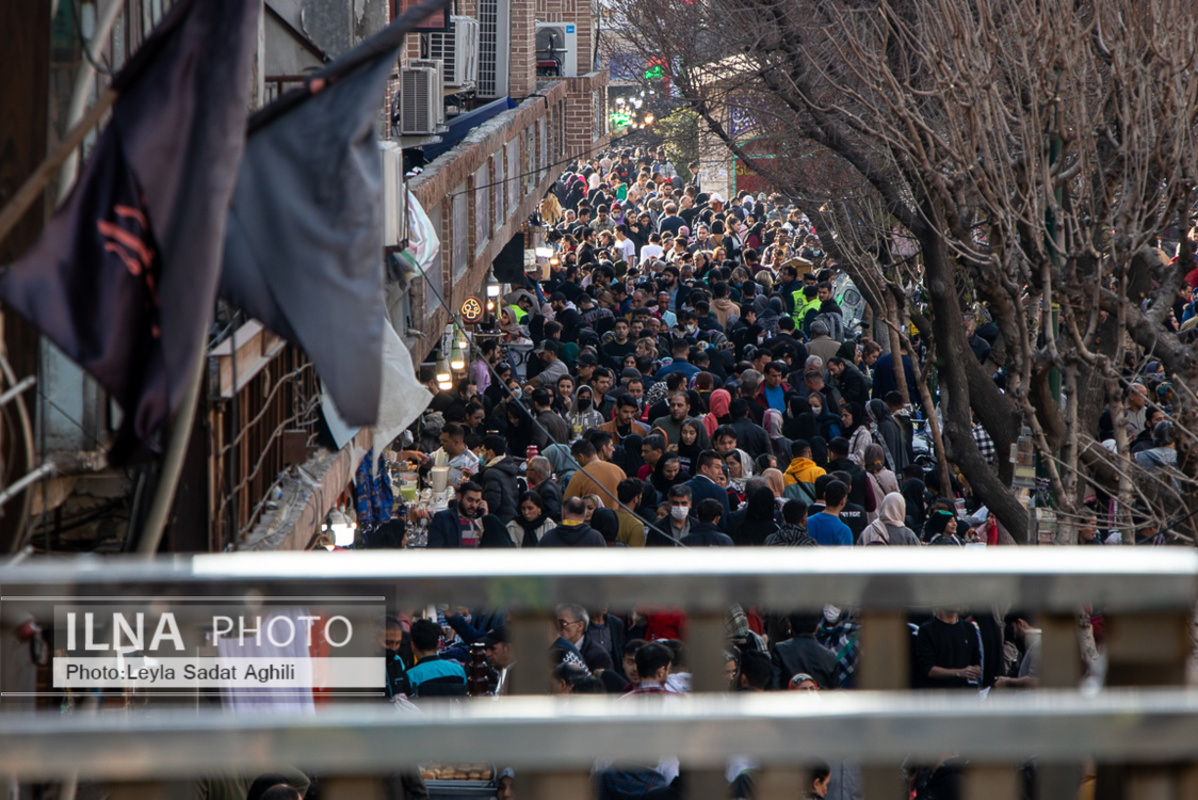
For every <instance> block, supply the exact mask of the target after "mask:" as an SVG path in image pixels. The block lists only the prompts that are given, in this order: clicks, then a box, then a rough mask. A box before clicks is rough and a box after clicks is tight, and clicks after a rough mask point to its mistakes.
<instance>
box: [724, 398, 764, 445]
mask: <svg viewBox="0 0 1198 800" xmlns="http://www.w3.org/2000/svg"><path fill="white" fill-rule="evenodd" d="M728 414H729V415H730V416H731V417H732V423H731V424H732V427H733V428H734V429H735V430H736V443H737V447H739V448H740V449H741V450H744V451H745V452H746V453H748V454H749V458H754V459H755V458H757V457H758V456H761V455H764V454H766V453H769V452H771V451H772V450H773V448H772V447H771V446H770V437H769V436H768V435H766V432H765V429H764V428H762V427H761V426H760V425H757V424H756V423H754V422H753V420H751V419H749V401H748V400H746V399H744V398H743V397H738V398H736V399H735V400H733V401H732V404H731V405H730V406H728Z"/></svg>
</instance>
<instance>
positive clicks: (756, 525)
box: [732, 486, 778, 546]
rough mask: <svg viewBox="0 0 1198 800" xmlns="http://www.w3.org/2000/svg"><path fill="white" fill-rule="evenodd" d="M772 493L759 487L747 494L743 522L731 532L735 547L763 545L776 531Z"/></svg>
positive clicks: (763, 487) (766, 488)
mask: <svg viewBox="0 0 1198 800" xmlns="http://www.w3.org/2000/svg"><path fill="white" fill-rule="evenodd" d="M776 507H777V504H776V503H775V502H774V492H773V490H771V489H770V488H769V487H768V486H761V487H758V488H757V489H754V490H753V491H752V492H750V493H749V497H748V500H747V502H746V511H745V519H744V522H743V523H742V524H741V525H740V527H738V528H737V529H736V530H735V531H733V534H732V535H733V541H734V542H735V543H736V544H737V545H742V546H744V545H754V546H759V545H763V544H765V539H766V537H767V536H769V535H770V534H771V533H775V532H777V530H778V525H777V523H775V522H774V509H775V508H776Z"/></svg>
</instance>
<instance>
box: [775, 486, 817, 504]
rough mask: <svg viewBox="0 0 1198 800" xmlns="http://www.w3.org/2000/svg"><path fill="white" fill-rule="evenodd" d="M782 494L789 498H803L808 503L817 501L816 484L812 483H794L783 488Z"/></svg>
mask: <svg viewBox="0 0 1198 800" xmlns="http://www.w3.org/2000/svg"><path fill="white" fill-rule="evenodd" d="M782 496H783V497H785V498H786V499H787V500H802V501H803V502H804V503H806V504H807V505H811V504H812V503H814V502H815V485H814V484H810V483H801V482H797V483H792V484H791V485H790V486H787V487H786V488H785V489H783V490H782Z"/></svg>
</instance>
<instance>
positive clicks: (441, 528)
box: [428, 481, 602, 549]
mask: <svg viewBox="0 0 1198 800" xmlns="http://www.w3.org/2000/svg"><path fill="white" fill-rule="evenodd" d="M596 535H598V534H596ZM600 538H602V537H600ZM428 546H429V548H463V549H473V548H475V547H511V546H512V537H511V536H509V535H508V532H507V528H505V527H504V526H503V523H501V522H500V521H499V518H498V517H496V516H495V515H494V514H488V513H487V503H486V501H485V500H483V488H482V487H481V486H479V485H478V484H477V483H475V482H474V481H466V482H465V483H463V484H462V485H461V486H460V487H459V488H458V499H457V503H456V505H454V507H453V508H447V509H445V510H444V511H438V512H437V513H436V514H434V515H433V520H432V522H431V523H430V524H429V526H428Z"/></svg>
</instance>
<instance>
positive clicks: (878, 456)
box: [862, 444, 899, 522]
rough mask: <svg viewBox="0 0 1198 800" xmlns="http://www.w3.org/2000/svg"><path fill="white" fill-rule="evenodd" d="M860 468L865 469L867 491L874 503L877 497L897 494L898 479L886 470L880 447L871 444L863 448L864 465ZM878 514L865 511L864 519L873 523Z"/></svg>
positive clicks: (884, 456)
mask: <svg viewBox="0 0 1198 800" xmlns="http://www.w3.org/2000/svg"><path fill="white" fill-rule="evenodd" d="M862 467H863V468H864V469H865V475H866V477H867V480H868V483H869V490H870V492H871V493H872V495H873V498H874V500H875V501H876V500H877V499H878V498H879V497H885V496H886V495H888V494H897V493H898V490H899V486H898V478H896V477H895V475H894V473H893V472H891V471H890V470H888V469H886V455H885V451H883V450H882V445H880V444H871V445H870V446H869V447H867V448H865V463H864V464H863V465H862ZM867 505H868V504H867ZM878 513H879V512H878V511H867V512H865V518H866V519H868V520H869V521H870V522H873V521H874V520H875V519H877V518H878Z"/></svg>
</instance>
